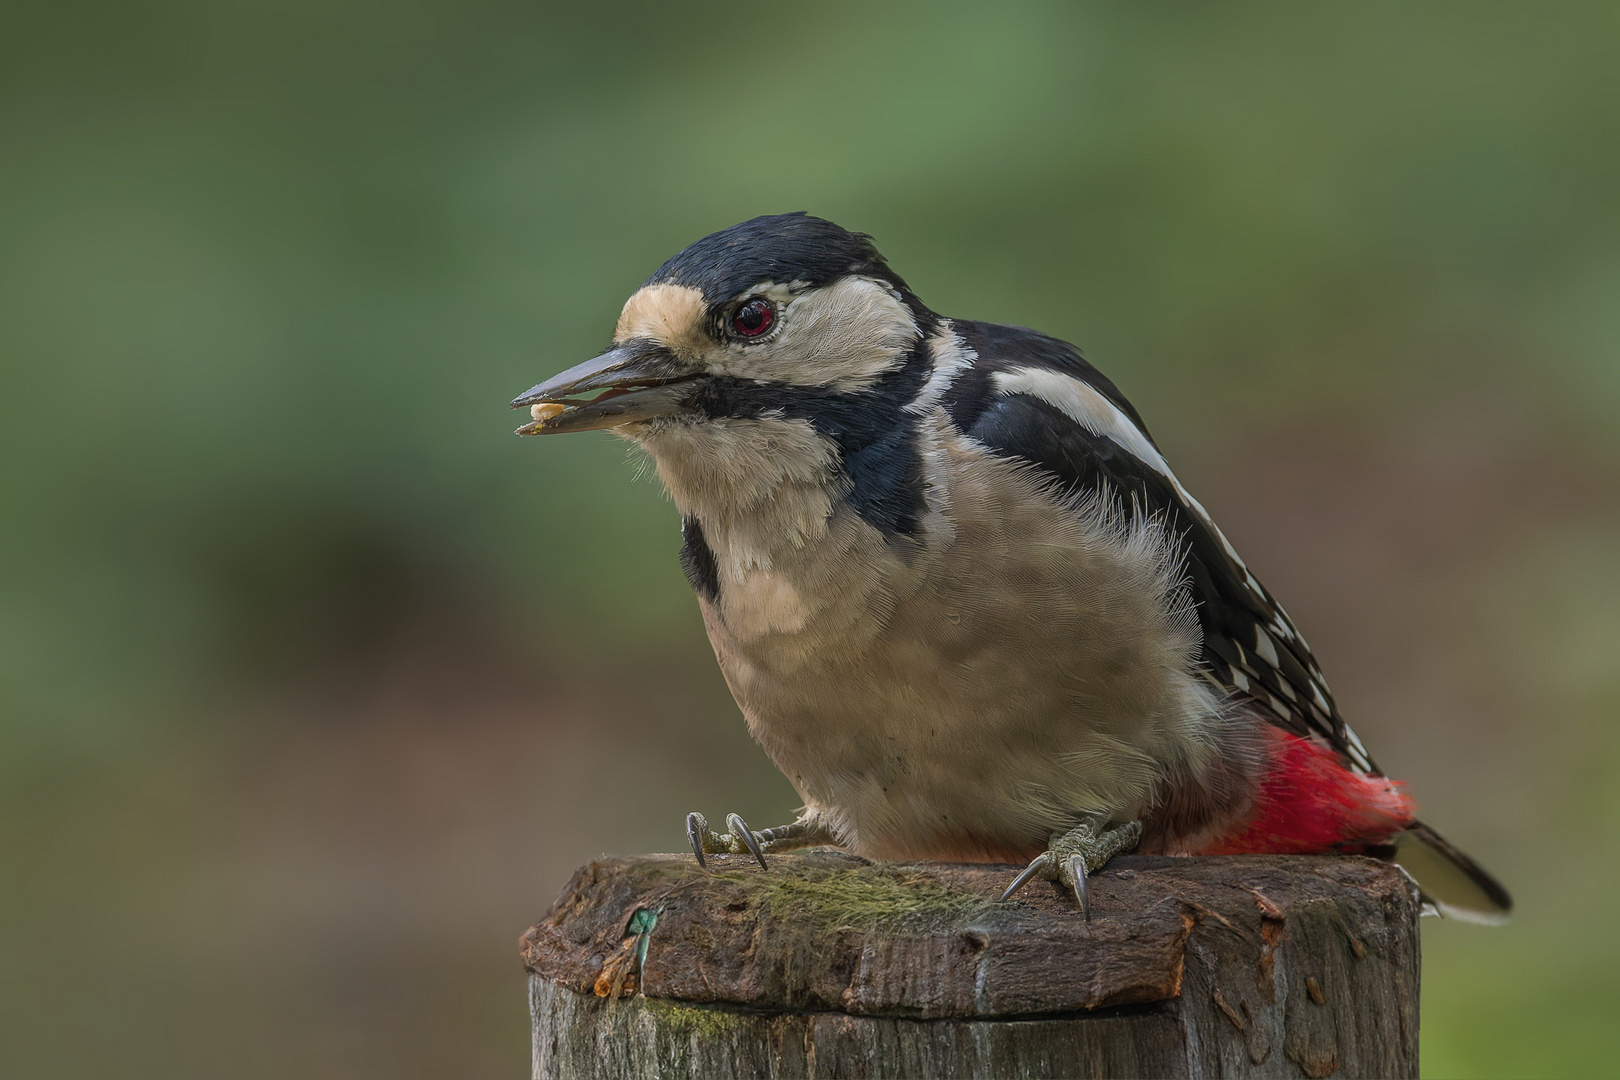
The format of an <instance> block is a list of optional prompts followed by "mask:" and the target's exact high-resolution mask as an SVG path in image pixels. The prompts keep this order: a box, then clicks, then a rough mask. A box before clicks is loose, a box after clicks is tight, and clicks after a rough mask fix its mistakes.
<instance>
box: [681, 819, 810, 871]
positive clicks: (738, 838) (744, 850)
mask: <svg viewBox="0 0 1620 1080" xmlns="http://www.w3.org/2000/svg"><path fill="white" fill-rule="evenodd" d="M726 828H727V829H729V830H730V832H723V833H716V832H712V831H710V829H709V822H708V819H707V818H705V817H704V816H703V815H702V814H699V813H696V812H695V811H694V812H693V813H690V814H687V815H686V838H687V839H688V840H690V841H691V842H692V854H693V855H696V856H697V861H698V865H699V866H702V867H707V866H708V863H707V862H705V861H704V858H703V856H704V855H705V854H709V855H752V856H753V857H754V858H756V859H758V860H759V865H760V869H762V870H763V869H769V867H767V866H766V865H765V855H766V853H768V852H769V853H775V852H778V851H792V850H793V849H794V848H801V847H813V846H815V845H817V844H836V843H837V842H838V840H837V838H836V837H834V836H833V835H832V833H831V832H829V831H828V830H827V829H826V828H825V827H824V826H823V825H822V824H821V822H820V820H819V819H818V818H817V816H816V815H815V814H813V813H807V814H805V815H804V816H803V817H801V818H799V820H797V821H795V822H793V823H792V824H790V825H778V826H777V827H776V828H774V829H765V830H764V831H762V832H754V831H753V830H752V829H750V828H749V827H748V823H747V822H746V821H744V820H743V819H742V817H741V815H738V814H727V815H726Z"/></svg>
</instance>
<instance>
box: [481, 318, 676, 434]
mask: <svg viewBox="0 0 1620 1080" xmlns="http://www.w3.org/2000/svg"><path fill="white" fill-rule="evenodd" d="M695 378H696V376H695V375H694V374H693V372H692V370H691V369H690V368H687V367H683V366H682V365H681V364H680V363H679V362H678V361H677V360H676V359H675V357H674V356H672V355H670V353H669V351H668V350H666V349H665V348H664V347H663V346H661V345H659V344H658V343H656V342H652V341H627V342H625V343H624V344H623V345H620V346H619V347H617V348H615V349H612V350H610V351H608V352H605V353H603V354H602V355H601V356H598V357H596V358H595V359H592V360H587V361H585V362H584V363H583V364H577V365H575V366H574V367H571V368H569V369H568V370H567V371H565V372H563V373H562V374H561V375H556V376H553V377H552V378H549V379H547V380H546V381H545V382H543V383H541V384H540V385H539V386H536V387H534V388H532V389H530V390H529V391H528V392H527V393H524V394H523V395H522V396H520V397H518V398H517V399H516V400H515V401H513V402H512V408H514V409H522V408H528V409H529V410H530V412H531V413H532V414H533V416H534V420H533V422H531V423H527V424H524V425H523V426H522V427H520V428H518V429H517V433H518V434H519V435H553V434H556V433H558V432H563V431H592V430H594V429H596V428H609V427H618V426H619V425H620V424H633V423H635V422H636V421H638V420H650V419H652V418H653V417H655V416H668V415H670V414H671V413H676V412H679V411H681V410H682V409H683V408H685V406H686V402H687V399H688V398H689V397H690V396H691V391H692V386H691V385H690V384H691V382H692V380H693V379H695ZM593 390H602V391H605V393H602V394H599V395H598V396H597V397H595V398H592V399H589V400H573V401H570V400H568V399H570V398H573V397H575V395H578V394H586V393H590V392H591V391H593Z"/></svg>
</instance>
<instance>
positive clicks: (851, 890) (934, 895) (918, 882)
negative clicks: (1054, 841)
mask: <svg viewBox="0 0 1620 1080" xmlns="http://www.w3.org/2000/svg"><path fill="white" fill-rule="evenodd" d="M806 864H808V865H806ZM722 876H724V877H725V878H726V879H727V880H728V881H733V882H735V883H737V884H739V885H741V886H742V887H743V888H744V889H745V890H746V892H747V895H748V901H749V903H750V904H751V905H754V906H756V907H760V908H763V909H765V910H767V911H769V912H770V915H771V917H772V918H773V919H777V920H781V921H793V922H799V923H806V922H808V923H812V924H814V925H816V926H819V927H822V928H823V929H826V930H840V929H850V930H898V929H908V928H915V929H921V928H924V927H937V926H941V925H949V924H954V923H959V922H963V921H967V920H971V919H973V918H974V917H975V916H977V915H979V914H981V913H983V912H985V911H988V910H989V909H990V908H991V907H993V906H994V905H993V903H992V902H991V901H989V900H986V899H985V898H984V897H983V896H980V895H978V894H975V893H970V892H964V891H963V890H961V889H955V888H952V887H950V886H949V885H946V884H944V883H943V882H942V881H940V880H939V878H937V877H935V876H934V875H933V874H930V873H928V872H926V871H923V870H918V869H915V868H913V867H886V866H857V867H850V866H834V867H827V866H815V865H813V864H809V860H803V862H802V863H801V864H800V865H796V866H792V867H791V868H785V872H783V871H777V870H775V868H773V872H772V873H768V874H740V873H739V874H725V875H722Z"/></svg>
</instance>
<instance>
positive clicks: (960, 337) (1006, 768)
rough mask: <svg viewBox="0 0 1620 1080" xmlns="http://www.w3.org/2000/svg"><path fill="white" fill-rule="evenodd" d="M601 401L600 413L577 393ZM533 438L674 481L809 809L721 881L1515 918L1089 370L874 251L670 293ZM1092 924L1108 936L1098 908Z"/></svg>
mask: <svg viewBox="0 0 1620 1080" xmlns="http://www.w3.org/2000/svg"><path fill="white" fill-rule="evenodd" d="M597 391H602V392H601V393H599V394H597V395H596V396H595V397H592V398H589V399H586V398H584V397H581V396H580V395H586V394H591V393H594V392H597ZM513 406H514V407H528V408H530V409H531V412H532V416H533V420H532V422H531V423H529V424H526V425H525V426H523V427H521V428H519V429H518V434H520V435H538V434H550V433H554V432H569V431H587V430H591V429H595V428H609V429H612V430H613V431H614V432H615V433H616V434H619V435H622V436H624V437H625V438H628V439H630V440H633V441H634V442H635V443H637V444H638V445H639V446H640V447H641V448H642V449H643V450H645V451H646V452H647V453H648V454H650V455H651V457H652V459H653V461H654V462H655V463H656V465H657V469H658V474H659V476H660V477H661V479H662V480H663V483H664V486H665V487H666V488H667V489H668V491H669V493H670V495H671V496H672V498H673V500H674V502H675V505H676V507H677V508H678V509H679V510H680V513H681V516H682V522H681V523H682V531H683V533H684V536H685V543H684V546H683V548H682V550H681V565H682V566H683V567H684V569H685V572H686V576H687V577H688V578H689V579H690V581H691V584H692V587H693V588H694V589H695V590H696V592H697V597H698V603H699V606H700V607H701V608H702V612H703V620H704V624H705V626H706V627H707V629H708V633H709V638H710V641H711V642H712V643H713V645H714V651H715V655H716V657H717V658H718V660H719V662H720V667H721V670H722V671H723V672H724V673H725V677H726V680H727V682H728V683H729V684H730V686H731V690H732V693H733V694H734V695H735V696H736V699H737V703H738V705H739V706H740V707H741V709H742V712H743V715H744V716H745V717H746V718H747V722H748V727H749V730H750V731H751V732H752V733H753V735H754V737H755V738H756V739H758V741H759V742H760V744H761V745H762V746H763V747H764V748H765V750H766V752H767V753H768V754H769V755H770V757H771V759H772V760H773V761H775V762H776V764H777V766H778V767H779V768H781V770H782V771H783V772H784V773H785V774H786V775H787V778H788V779H789V780H790V781H791V782H792V784H793V786H794V787H795V788H796V789H797V790H798V792H799V794H800V795H801V796H802V797H803V799H804V806H805V809H804V812H803V813H802V814H801V815H800V817H799V818H798V820H797V821H794V822H793V823H791V824H789V825H784V826H781V827H778V828H774V829H766V830H763V831H759V832H755V831H753V830H751V829H749V827H748V826H747V824H746V823H744V822H743V820H742V819H741V818H740V817H738V816H736V815H730V816H729V818H728V831H727V832H724V833H714V832H711V830H710V829H709V826H708V824H707V822H706V821H705V820H704V818H703V817H702V815H700V814H692V815H691V816H690V817H689V818H688V819H687V830H688V835H689V837H690V840H691V843H692V849H693V851H694V853H695V854H696V856H697V858H698V861H699V862H702V861H703V860H704V854H705V853H717V852H736V853H748V852H751V853H752V854H753V855H754V856H755V857H756V858H758V859H759V860H760V862H761V863H762V864H763V863H764V862H765V854H766V853H767V852H770V851H780V850H786V849H788V848H793V847H800V846H805V845H811V844H828V843H831V844H838V845H842V846H844V847H846V848H848V849H850V850H852V851H854V852H856V853H858V854H860V855H864V856H868V857H871V858H877V859H908V860H914V859H954V860H980V861H1011V860H1019V861H1023V860H1032V861H1031V862H1029V864H1028V867H1027V868H1026V869H1025V870H1024V872H1023V873H1021V874H1019V875H1018V876H1017V878H1016V879H1015V880H1014V881H1013V883H1012V885H1011V886H1010V887H1009V889H1008V894H1009V895H1010V894H1011V893H1012V892H1013V891H1014V890H1015V889H1016V888H1017V887H1018V886H1019V885H1021V884H1023V883H1024V882H1025V881H1027V880H1029V879H1031V878H1033V877H1043V878H1048V879H1053V880H1059V881H1061V882H1062V883H1063V884H1064V885H1065V886H1067V887H1068V888H1070V889H1072V890H1073V891H1074V892H1075V893H1076V895H1077V897H1078V898H1079V900H1080V902H1081V904H1082V906H1086V875H1087V874H1088V873H1090V872H1092V871H1095V870H1097V869H1098V868H1099V867H1101V866H1102V865H1103V864H1104V863H1106V862H1107V861H1108V860H1109V859H1110V858H1112V857H1113V856H1114V855H1115V854H1116V853H1119V852H1122V851H1126V850H1132V849H1134V850H1137V851H1141V852H1145V853H1163V854H1175V855H1199V854H1217V853H1238V852H1278V853H1308V852H1367V853H1374V854H1379V855H1384V856H1389V857H1394V858H1395V859H1397V860H1398V861H1400V862H1402V863H1403V864H1405V865H1407V866H1408V868H1409V869H1410V870H1412V871H1413V873H1414V875H1415V876H1417V877H1418V879H1419V881H1420V883H1421V886H1422V889H1423V890H1424V893H1425V895H1426V897H1427V898H1428V899H1429V900H1430V901H1431V902H1432V903H1433V904H1435V905H1437V906H1438V907H1439V908H1440V909H1441V910H1443V911H1445V912H1448V913H1451V914H1454V915H1458V916H1461V917H1464V918H1472V919H1476V920H1480V921H1498V920H1501V919H1503V918H1505V917H1506V916H1507V915H1508V914H1509V912H1510V910H1511V905H1512V901H1511V900H1510V899H1509V897H1508V894H1507V892H1506V891H1505V890H1504V889H1503V888H1502V886H1501V885H1499V884H1498V883H1497V882H1496V881H1495V880H1494V879H1493V878H1491V877H1490V875H1488V874H1486V873H1485V872H1484V871H1483V870H1481V869H1480V868H1479V867H1478V866H1477V865H1476V864H1475V863H1474V862H1473V861H1472V860H1470V859H1469V858H1468V857H1467V856H1465V855H1463V854H1462V853H1461V852H1459V851H1458V850H1456V849H1455V848H1453V847H1452V846H1451V845H1450V844H1448V843H1446V841H1445V840H1443V839H1442V838H1441V837H1440V836H1439V835H1438V834H1436V833H1435V832H1434V831H1433V830H1431V829H1429V828H1428V827H1427V826H1425V825H1424V824H1422V823H1421V822H1419V821H1417V820H1416V819H1415V818H1414V816H1413V814H1414V808H1413V804H1412V800H1411V799H1410V797H1409V796H1408V795H1407V793H1406V792H1405V790H1404V788H1403V786H1402V785H1401V784H1399V783H1397V782H1395V781H1392V780H1390V779H1389V778H1388V777H1386V776H1384V775H1383V774H1382V773H1381V772H1380V771H1379V769H1378V767H1377V766H1376V765H1375V764H1374V762H1373V760H1372V758H1371V757H1370V756H1369V755H1368V753H1367V750H1366V748H1365V747H1364V746H1363V745H1362V743H1361V740H1360V739H1358V738H1357V737H1356V735H1355V733H1354V732H1353V731H1351V730H1350V728H1349V727H1348V726H1347V725H1346V724H1345V722H1344V719H1343V717H1341V716H1340V714H1339V710H1338V708H1337V706H1335V704H1334V701H1333V695H1332V693H1331V692H1330V691H1329V690H1328V686H1327V682H1326V680H1325V679H1324V678H1323V675H1322V671H1321V669H1320V668H1319V667H1318V666H1317V662H1316V660H1315V658H1314V657H1313V656H1312V654H1311V650H1310V648H1309V647H1308V646H1307V645H1306V644H1305V639H1304V638H1303V637H1302V636H1301V635H1300V633H1299V630H1298V629H1297V628H1296V627H1295V626H1294V623H1293V621H1292V620H1291V619H1290V618H1289V617H1288V614H1287V613H1286V612H1285V611H1284V610H1283V608H1282V606H1281V605H1280V604H1278V603H1277V601H1276V600H1275V599H1274V598H1273V597H1272V595H1271V593H1270V592H1268V591H1267V590H1266V588H1265V586H1263V585H1262V584H1261V583H1260V582H1259V580H1258V579H1257V578H1256V577H1255V575H1254V574H1253V573H1252V572H1251V571H1250V570H1249V568H1248V567H1247V566H1246V565H1245V564H1244V562H1243V559H1242V558H1241V557H1239V555H1238V553H1237V552H1236V551H1235V550H1234V549H1233V547H1232V545H1231V544H1230V543H1229V542H1228V541H1227V539H1226V537H1225V536H1223V535H1222V534H1221V531H1220V529H1219V528H1217V527H1216V525H1215V523H1214V522H1213V521H1211V520H1210V517H1209V515H1208V514H1207V513H1206V512H1205V511H1204V508H1203V507H1202V506H1200V505H1199V503H1198V501H1197V500H1196V499H1194V498H1193V497H1192V495H1191V494H1189V493H1188V492H1187V490H1186V489H1185V488H1184V487H1182V485H1181V483H1180V482H1179V481H1178V480H1177V479H1176V476H1175V474H1174V473H1173V472H1171V470H1170V466H1169V465H1168V464H1167V463H1166V462H1165V459H1164V457H1163V455H1162V454H1161V453H1160V451H1159V448H1158V446H1157V445H1156V444H1155V443H1154V441H1153V438H1152V436H1150V435H1149V434H1148V430H1147V427H1146V425H1144V424H1143V422H1142V419H1141V417H1140V416H1139V415H1138V414H1137V412H1136V410H1135V409H1134V408H1133V407H1132V406H1131V404H1130V402H1129V401H1127V400H1126V399H1125V396H1124V395H1123V394H1121V393H1120V391H1119V390H1118V388H1117V387H1115V386H1114V384H1113V383H1112V382H1110V381H1109V380H1108V378H1107V377H1105V376H1104V375H1103V374H1102V373H1100V372H1099V371H1097V369H1096V368H1094V367H1092V366H1091V365H1090V364H1089V363H1087V362H1086V361H1085V360H1084V359H1082V358H1081V356H1080V353H1079V352H1078V351H1077V350H1076V349H1075V348H1074V347H1073V346H1072V345H1069V344H1067V343H1066V342H1063V341H1059V340H1057V339H1055V338H1050V337H1047V336H1046V335H1044V334H1040V333H1037V332H1035V331H1033V330H1026V329H1023V328H1020V327H1014V326H998V325H993V324H989V323H980V322H969V321H965V320H957V319H948V318H945V317H944V316H941V315H937V314H935V313H934V312H933V311H931V310H929V309H928V307H926V306H925V305H924V304H923V302H922V301H921V300H919V299H918V298H917V296H916V295H915V294H914V293H913V292H912V291H911V290H910V289H909V288H908V287H907V286H906V283H905V281H903V280H902V279H901V278H900V276H899V275H898V274H896V273H895V272H894V271H893V270H891V269H890V268H889V266H888V264H887V263H886V262H885V260H884V259H883V257H882V256H881V255H880V254H878V251H877V249H876V248H875V247H874V246H873V244H872V241H871V239H870V238H869V237H867V236H865V235H863V234H860V233H852V232H849V231H846V230H845V229H842V228H840V227H839V226H837V225H835V224H833V223H832V222H829V221H823V220H821V219H819V218H815V217H810V216H807V215H805V214H784V215H778V216H771V217H760V218H755V219H753V220H751V221H746V222H743V223H742V224H740V225H735V226H733V227H731V228H729V229H725V230H723V231H721V232H717V233H715V234H713V235H711V236H708V237H705V238H704V239H702V240H699V241H698V242H697V243H695V244H693V245H691V246H690V247H688V248H686V249H685V250H684V251H682V252H681V253H680V254H678V255H676V256H675V257H674V258H672V259H670V260H669V261H668V262H666V263H665V264H664V265H663V266H662V267H660V268H659V269H658V271H657V272H656V273H655V274H653V276H652V277H651V278H649V279H648V280H647V282H646V284H644V285H643V286H642V287H641V288H640V289H639V290H638V291H637V292H636V293H635V294H634V295H633V296H631V297H630V299H629V301H628V302H627V303H626V304H625V306H624V311H623V313H622V314H621V315H620V317H619V322H618V326H617V328H616V329H615V332H614V335H613V343H612V347H611V348H610V349H609V350H608V351H607V352H605V353H603V354H602V355H601V356H598V357H596V358H595V359H592V360H587V361H586V362H585V363H583V364H580V365H578V366H577V367H573V368H570V369H569V370H567V371H565V372H563V373H562V374H560V375H558V376H556V377H555V378H552V379H548V380H546V381H545V382H543V383H541V384H540V385H538V386H536V387H534V388H533V389H531V390H529V391H528V392H527V393H525V394H523V395H522V396H521V397H519V398H518V399H517V400H516V401H514V402H513ZM1087 911H1088V915H1089V907H1087Z"/></svg>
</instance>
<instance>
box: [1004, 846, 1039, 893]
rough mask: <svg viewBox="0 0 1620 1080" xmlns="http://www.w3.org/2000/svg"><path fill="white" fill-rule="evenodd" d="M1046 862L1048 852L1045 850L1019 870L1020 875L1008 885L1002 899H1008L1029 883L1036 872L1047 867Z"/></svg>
mask: <svg viewBox="0 0 1620 1080" xmlns="http://www.w3.org/2000/svg"><path fill="white" fill-rule="evenodd" d="M1046 863H1047V854H1046V852H1044V851H1043V852H1041V853H1040V854H1039V855H1037V856H1035V859H1034V861H1032V862H1031V863H1030V864H1029V865H1028V866H1026V867H1024V868H1023V869H1022V870H1020V871H1019V872H1018V876H1017V877H1015V878H1013V879H1012V884H1011V885H1009V886H1007V891H1006V892H1004V893H1002V894H1001V899H1002V900H1005V899H1007V898H1008V897H1009V896H1011V895H1012V894H1013V893H1015V892H1017V891H1018V890H1019V889H1022V888H1023V887H1024V886H1025V885H1027V884H1029V880H1030V878H1032V877H1034V876H1035V875H1036V874H1038V873H1040V872H1041V871H1042V870H1043V869H1045V868H1046Z"/></svg>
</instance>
